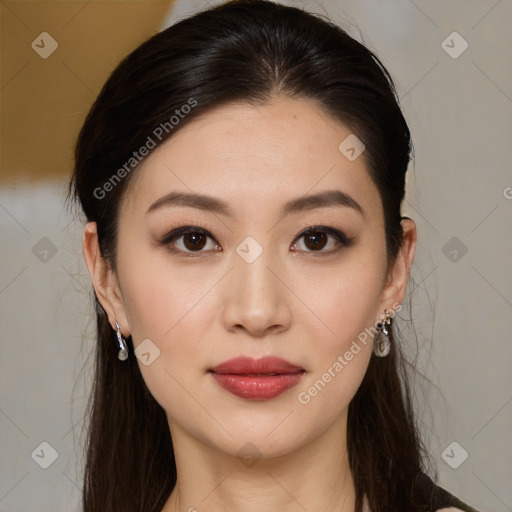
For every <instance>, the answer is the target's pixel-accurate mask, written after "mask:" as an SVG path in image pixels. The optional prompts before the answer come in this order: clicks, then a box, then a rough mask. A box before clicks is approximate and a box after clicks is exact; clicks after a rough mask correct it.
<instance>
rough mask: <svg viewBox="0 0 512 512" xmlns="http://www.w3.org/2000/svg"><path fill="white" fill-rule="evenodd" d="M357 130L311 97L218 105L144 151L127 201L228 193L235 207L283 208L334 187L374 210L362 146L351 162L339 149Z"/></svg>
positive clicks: (137, 205)
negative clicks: (177, 194)
mask: <svg viewBox="0 0 512 512" xmlns="http://www.w3.org/2000/svg"><path fill="white" fill-rule="evenodd" d="M353 136H354V135H353V134H352V133H351V131H350V129H349V128H348V127H347V126H345V125H344V124H342V123H341V122H339V121H336V120H334V119H333V118H332V117H331V116H329V115H328V114H327V113H326V112H325V111H324V110H323V109H322V108H321V107H320V106H319V105H318V104H317V103H315V102H314V101H312V100H305V99H292V98H288V97H283V96H279V97H275V98H273V99H272V100H271V101H270V102H269V103H268V104H265V105H264V106H253V105H249V104H247V103H241V102H240V103H231V104H229V105H225V106H221V107H217V108H215V109H212V110H210V111H208V112H207V113H205V114H203V115H201V116H199V117H197V118H195V119H194V120H193V121H191V122H190V123H188V124H186V125H185V126H184V127H183V128H181V129H179V130H178V131H177V132H176V133H175V134H174V135H172V136H171V138H170V139H167V140H166V141H165V142H164V143H162V144H161V145H160V146H159V147H157V148H156V149H155V150H154V151H153V153H151V154H150V155H149V156H148V157H146V159H145V160H144V161H143V162H142V164H141V165H140V166H139V168H138V169H137V170H136V171H135V175H134V176H133V177H132V180H131V183H130V186H129V188H128V191H127V194H128V195H127V197H126V198H125V200H124V202H125V204H126V207H128V205H129V207H130V210H131V211H134V210H136V211H140V209H141V208H146V209H147V208H148V207H149V205H150V204H152V202H153V201H155V200H156V199H158V198H159V197H161V196H163V195H165V194H166V193H169V192H170V191H172V190H180V191H183V192H189V193H190V192H192V193H193V192H197V193H199V192H201V193H206V194H209V195H216V196H219V197H222V198H223V199H224V200H225V201H227V202H229V203H230V204H233V205H234V209H235V210H236V209H237V206H238V207H240V208H241V209H246V210H247V209H248V208H249V207H250V206H252V207H253V208H254V209H255V210H257V209H258V208H261V207H262V206H264V207H265V208H271V206H272V205H273V204H275V205H276V207H278V206H280V205H281V204H282V203H283V202H286V199H287V198H292V197H296V196H300V195H304V194H307V193H308V191H311V192H316V191H320V190H326V189H333V188H336V189H338V190H342V191H344V192H346V193H348V194H350V195H352V196H353V197H354V198H355V199H356V200H357V201H358V202H359V203H360V204H361V203H366V204H367V207H368V208H370V209H372V205H373V209H375V205H376V204H377V205H378V204H379V203H380V198H379V195H378V191H377V189H376V187H375V186H374V184H373V182H372V180H371V178H370V176H369V174H368V171H367V167H366V161H365V154H364V152H363V153H362V154H361V155H360V156H359V157H358V158H356V159H355V160H349V159H348V158H347V157H346V156H345V154H344V153H342V152H341V151H340V149H339V146H340V144H342V143H343V141H345V140H346V139H347V137H353ZM349 140H351V139H349ZM376 213H378V212H377V211H376Z"/></svg>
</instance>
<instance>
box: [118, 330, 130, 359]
mask: <svg viewBox="0 0 512 512" xmlns="http://www.w3.org/2000/svg"><path fill="white" fill-rule="evenodd" d="M116 327H117V343H118V344H119V353H118V354H117V357H118V359H120V360H121V361H126V360H127V359H128V347H127V346H126V341H124V339H123V337H122V336H121V329H120V327H119V324H118V323H117V322H116Z"/></svg>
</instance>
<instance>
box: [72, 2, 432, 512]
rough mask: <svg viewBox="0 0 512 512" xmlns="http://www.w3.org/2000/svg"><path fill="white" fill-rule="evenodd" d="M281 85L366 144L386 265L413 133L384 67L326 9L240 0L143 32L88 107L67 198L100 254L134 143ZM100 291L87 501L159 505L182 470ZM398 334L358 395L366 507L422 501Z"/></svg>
mask: <svg viewBox="0 0 512 512" xmlns="http://www.w3.org/2000/svg"><path fill="white" fill-rule="evenodd" d="M276 94H281V95H287V96H289V97H294V98H302V99H306V100H314V101H316V102H317V103H316V104H317V105H320V106H321V107H322V108H323V109H324V111H325V112H326V113H328V114H330V115H331V116H332V118H333V119H336V120H338V121H340V122H342V123H344V124H345V125H346V126H347V127H349V128H350V129H351V131H352V132H354V133H355V134H356V135H357V137H358V138H359V139H360V140H361V141H362V142H363V143H364V144H365V146H366V151H365V158H366V159H367V166H368V172H369V174H370V176H371V178H372V180H373V182H374V183H375V185H376V186H377V188H378V190H379V193H380V197H381V199H382V203H383V209H384V220H385V237H386V245H387V262H388V268H390V267H389V266H390V265H392V264H393V263H394V261H395V258H396V256H397V254H398V251H399V248H400V247H401V244H402V238H403V231H402V227H401V224H400V220H401V213H400V208H401V203H402V200H403V198H404V194H405V176H406V170H407V166H408V163H409V160H410V157H411V152H412V144H411V139H410V133H409V129H408V126H407V123H406V121H405V119H404V116H403V114H402V112H401V110H400V107H399V105H398V99H397V94H396V91H395V87H394V84H393V81H392V79H391V77H390V75H389V73H388V72H387V70H386V69H385V67H384V66H383V65H382V63H381V62H380V61H379V59H378V58H377V57H376V56H375V55H374V54H373V53H372V52H371V51H370V50H368V49H367V48H366V47H365V46H364V45H362V44H361V43H359V42H357V41H356V40H355V39H353V38H352V37H350V36H349V35H348V34H347V33H346V32H344V31H343V30H342V29H341V28H340V27H338V26H336V25H335V24H334V23H332V22H330V21H329V20H327V19H324V18H323V17H320V16H317V15H313V14H310V13H307V12H304V11H303V10H301V9H298V8H293V7H288V6H283V5H278V4H275V3H273V2H269V1H265V0H240V1H232V2H228V3H226V4H223V5H221V6H218V7H215V8H212V9H209V10H206V11H202V12H200V13H198V14H196V15H194V16H192V17H189V18H187V19H183V20H181V21H180V22H178V23H176V24H174V25H172V26H171V27H169V28H168V29H166V30H163V31H162V32H159V33H158V34H156V35H154V36H153V37H151V38H150V39H148V40H147V41H145V42H144V43H143V44H142V45H141V46H139V47H138V48H137V49H135V50H134V51H133V52H132V53H131V54H130V55H128V56H127V57H126V58H124V59H123V60H122V61H121V63H120V64H119V65H118V66H117V68H116V69H115V70H114V71H113V73H112V74H111V75H110V77H109V79H108V81H107V82H106V83H105V85H104V87H103V89H102V90H101V92H100V94H99V96H98V98H97V99H96V101H95V103H94V105H93V106H92V108H91V110H90V112H89V113H88V115H87V118H86V120H85V123H84V125H83V127H82V129H81V132H80V135H79V137H78V141H77V145H76V152H75V168H74V174H73V176H72V179H71V181H70V183H69V191H68V201H69V200H71V202H72V203H73V204H74V205H75V206H78V207H79V208H81V210H82V211H83V212H84V213H85V216H86V218H87V220H88V221H94V222H96V223H97V230H98V239H99V245H100V250H101V254H102V256H103V258H105V260H106V261H107V262H108V264H109V265H110V266H111V268H112V269H113V270H115V269H116V247H117V225H118V214H119V206H120V202H121V200H122V198H123V195H124V194H125V192H126V190H127V187H128V185H129V183H130V179H131V176H133V174H134V173H135V172H136V169H137V162H135V161H134V153H133V152H134V151H137V150H138V149H139V148H141V147H143V146H146V147H147V146H148V145H149V144H148V140H149V139H148V137H150V138H151V139H152V140H153V141H154V142H157V143H158V144H159V143H161V142H163V141H165V140H166V139H168V138H169V137H172V135H173V134H174V133H176V132H177V131H178V130H180V129H182V128H183V127H184V126H186V125H187V123H189V122H190V121H191V120H192V119H194V118H195V117H197V116H198V115H200V114H204V113H205V112H207V111H208V110H210V109H212V108H213V107H217V106H220V105H224V104H229V103H230V102H234V101H243V102H247V103H250V104H253V105H265V104H266V103H267V102H268V101H269V100H270V99H271V98H272V96H274V95H276ZM184 106H187V107H186V108H185V107H184ZM177 111H178V112H177ZM172 116H174V119H171V118H172ZM178 118H179V119H178ZM127 162H129V164H128V165H127ZM120 169H124V172H123V171H119V170H120ZM94 300H95V306H96V321H97V346H96V356H95V357H96V359H95V377H94V385H93V390H92V393H91V398H90V401H89V405H88V411H87V412H88V416H87V417H88V419H89V422H88V424H87V425H88V429H87V443H86V464H85V476H84V490H83V507H84V512H120V511H123V512H161V510H162V508H163V506H164V504H165V502H166V500H167V499H168V497H169V495H170V493H171V491H172V490H173V488H174V486H175V483H176V465H175V459H174V454H173V446H172V439H171V436H170V433H169V428H168V423H167V418H166V415H165V412H164V410H163V409H162V407H161V406H160V405H159V404H158V403H157V402H156V401H155V399H154V398H153V397H152V395H151V394H150V392H149V391H148V389H147V387H146V385H145V383H144V380H143V378H142V376H141V373H140V371H139V367H138V364H137V361H136V359H135V358H134V357H133V343H132V340H131V337H128V339H127V342H128V348H129V350H130V358H129V359H128V361H125V362H120V361H119V360H118V359H117V348H116V343H115V333H114V332H113V331H112V328H111V326H110V324H109V322H108V318H107V315H106V313H105V311H104V309H103V307H102V306H101V304H100V303H99V301H98V299H97V297H96V295H94ZM395 337H396V333H394V332H393V330H392V331H391V342H392V343H391V344H392V350H391V352H390V354H389V356H388V357H385V358H376V357H373V356H372V358H371V360H370V363H369V367H368V370H367V373H366V375H365V377H364V379H363V382H362V384H361V386H360V387H359V389H358V391H357V393H356V395H355V396H354V398H353V400H352V401H351V403H350V406H349V415H348V434H347V435H348V438H347V442H348V450H349V461H350V467H351V470H352V473H353V477H354V481H355V487H356V511H357V512H360V511H361V507H362V500H363V496H364V495H366V496H367V498H368V502H369V505H370V507H371V509H372V511H374V512H396V511H416V510H423V506H422V505H421V503H420V501H419V498H418V492H416V491H415V489H416V487H417V483H418V481H419V480H420V479H421V475H422V473H423V471H424V469H425V468H424V462H423V461H424V460H425V458H424V453H423V452H424V450H423V448H422V444H421V441H420V438H419V435H418V430H417V427H416V425H415V419H414V414H413V407H412V403H411V392H410V389H409V386H408V384H407V382H408V381H407V373H408V372H407V371H406V370H407V363H406V361H405V358H404V356H403V354H402V353H401V351H400V350H399V348H398V346H397V344H396V342H395Z"/></svg>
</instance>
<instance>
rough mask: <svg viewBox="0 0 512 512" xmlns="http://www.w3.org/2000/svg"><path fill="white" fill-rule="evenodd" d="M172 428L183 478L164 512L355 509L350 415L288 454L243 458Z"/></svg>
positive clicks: (340, 511) (337, 511)
mask: <svg viewBox="0 0 512 512" xmlns="http://www.w3.org/2000/svg"><path fill="white" fill-rule="evenodd" d="M169 425H170V431H171V435H172V439H173V445H174V453H175V459H176V467H177V468H178V479H177V483H176V486H175V488H174V490H173V492H172V493H171V495H170V497H169V499H168V501H167V503H166V504H165V507H164V509H163V510H162V512H201V511H202V510H208V511H209V512H224V511H226V510H229V511H230V512H261V511H262V510H265V512H304V510H308V511H315V510H331V511H333V512H353V511H354V508H355V489H354V482H353V478H352V473H351V471H350V467H349V463H348V454H347V449H346V416H345V417H344V418H343V419H339V420H338V421H336V422H334V423H333V424H332V425H331V426H330V427H329V428H328V429H327V430H326V431H325V432H324V433H322V434H321V435H320V436H317V437H316V438H314V439H313V440H311V441H310V442H308V443H306V444H302V445H301V446H300V448H298V449H296V450H294V451H292V452H290V453H288V454H286V455H282V456H279V457H265V456H264V454H263V457H262V458H260V459H258V458H257V457H256V458H253V459H251V449H250V448H247V453H248V454H249V456H248V457H246V458H243V460H242V457H240V458H239V457H237V456H236V453H235V454H228V453H226V452H224V451H219V450H218V449H215V448H214V447H212V446H211V445H207V444H205V443H203V442H201V441H200V440H198V439H197V438H193V437H191V436H190V435H189V434H188V433H186V432H185V431H183V430H182V429H181V428H180V427H179V426H178V425H176V424H173V423H171V422H170V423H169ZM242 444H243V443H242ZM253 450H256V448H253Z"/></svg>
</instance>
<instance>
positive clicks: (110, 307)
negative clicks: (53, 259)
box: [82, 222, 130, 336]
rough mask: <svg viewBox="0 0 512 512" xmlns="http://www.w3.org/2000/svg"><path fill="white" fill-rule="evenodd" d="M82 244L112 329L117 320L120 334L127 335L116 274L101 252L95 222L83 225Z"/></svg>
mask: <svg viewBox="0 0 512 512" xmlns="http://www.w3.org/2000/svg"><path fill="white" fill-rule="evenodd" d="M82 246H83V252H84V258H85V263H86V265H87V268H88V270H89V274H90V276H91V280H92V284H93V286H94V291H95V292H96V296H97V297H98V300H99V301H100V303H101V305H102V306H103V309H104V310H105V311H106V313H107V315H108V321H109V322H110V325H111V326H112V329H113V330H114V331H117V327H116V321H117V323H118V324H119V327H120V329H121V334H122V335H123V336H129V333H130V326H129V323H128V321H127V317H126V312H125V307H124V303H123V300H122V295H121V290H120V288H119V283H118V281H117V276H116V273H115V272H114V270H112V267H111V266H110V265H109V263H108V262H107V261H106V260H105V259H104V258H103V256H102V254H101V251H100V247H99V243H98V232H97V226H96V222H88V223H87V224H86V225H85V229H84V233H83V237H82Z"/></svg>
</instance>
